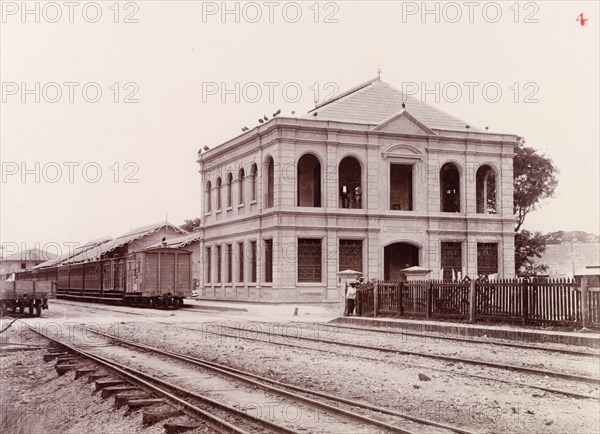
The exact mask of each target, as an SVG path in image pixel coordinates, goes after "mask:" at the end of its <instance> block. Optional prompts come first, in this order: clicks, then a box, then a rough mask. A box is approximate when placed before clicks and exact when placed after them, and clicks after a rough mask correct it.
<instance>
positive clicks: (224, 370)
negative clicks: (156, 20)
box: [88, 329, 472, 434]
mask: <svg viewBox="0 0 600 434" xmlns="http://www.w3.org/2000/svg"><path fill="white" fill-rule="evenodd" d="M88 331H90V332H92V333H95V334H98V335H100V336H103V337H105V338H107V339H110V340H112V341H114V342H117V343H119V344H121V345H126V346H129V347H133V348H138V349H140V350H144V351H149V352H152V353H155V354H159V355H161V356H166V357H170V358H173V359H177V360H179V361H184V362H187V363H191V364H193V365H196V366H199V367H202V368H204V369H207V370H210V371H211V372H215V373H217V374H220V375H224V376H227V377H230V378H234V379H237V380H240V381H243V382H245V383H248V384H250V385H252V386H256V387H259V388H262V389H266V390H268V391H269V392H270V393H273V394H281V395H285V396H287V397H290V398H292V399H295V400H300V401H303V402H306V403H308V404H311V405H315V406H318V407H321V408H323V409H325V410H327V411H331V412H334V413H335V414H337V415H340V416H345V417H348V418H351V419H356V420H358V421H360V422H366V423H368V424H371V425H374V426H376V427H380V428H383V429H384V430H386V431H391V432H403V433H410V432H412V431H410V430H408V429H406V428H401V427H397V426H393V425H390V424H389V423H387V422H383V421H380V420H377V419H375V418H373V417H369V416H365V415H363V414H359V413H357V412H356V411H355V409H361V410H363V411H370V412H373V413H374V414H378V413H379V414H386V415H390V416H394V417H397V418H400V419H404V420H406V421H409V422H413V423H416V424H419V425H423V426H426V427H429V428H430V427H435V428H439V429H441V430H442V431H440V432H456V433H461V434H470V433H472V432H471V431H468V430H465V429H462V428H460V427H457V426H452V425H448V424H443V423H439V422H435V421H432V420H428V419H423V418H418V417H414V416H411V415H408V414H405V413H401V412H397V411H394V410H391V409H388V408H384V407H379V406H376V405H373V404H370V403H367V402H361V401H357V400H350V399H345V398H342V397H339V396H333V395H331V394H327V393H325V392H322V391H318V390H314V389H309V388H305V387H299V386H295V385H292V384H289V383H284V382H281V381H277V380H274V379H271V378H267V377H264V376H260V375H256V374H253V373H250V372H245V371H242V370H239V369H235V368H232V367H229V366H226V365H223V364H219V363H214V362H211V361H208V360H205V359H201V358H198V357H191V356H189V355H185V354H180V353H176V352H172V351H167V350H164V349H160V348H156V347H152V346H150V345H146V344H141V343H138V342H133V341H130V340H127V339H122V338H117V337H115V336H112V335H109V334H107V333H103V332H100V331H98V330H95V329H88ZM316 398H324V399H325V400H326V402H322V401H318V400H317V399H316ZM332 403H335V404H337V405H339V404H344V405H347V406H348V407H349V408H351V409H352V410H348V409H343V408H339V407H336V406H333V405H332Z"/></svg>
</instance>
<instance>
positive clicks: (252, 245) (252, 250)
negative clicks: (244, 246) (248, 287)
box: [250, 241, 256, 282]
mask: <svg viewBox="0 0 600 434" xmlns="http://www.w3.org/2000/svg"><path fill="white" fill-rule="evenodd" d="M250 261H251V265H252V267H251V269H250V278H251V279H250V282H256V241H250Z"/></svg>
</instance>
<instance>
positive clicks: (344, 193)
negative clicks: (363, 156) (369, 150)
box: [338, 157, 363, 208]
mask: <svg viewBox="0 0 600 434" xmlns="http://www.w3.org/2000/svg"><path fill="white" fill-rule="evenodd" d="M360 172H361V169H360V163H359V162H358V160H357V159H356V158H354V157H345V158H344V159H343V160H342V161H340V167H339V170H338V173H339V179H338V187H339V197H340V200H339V203H338V206H339V207H341V208H362V194H363V191H362V185H360V179H361V178H360V177H361V173H360Z"/></svg>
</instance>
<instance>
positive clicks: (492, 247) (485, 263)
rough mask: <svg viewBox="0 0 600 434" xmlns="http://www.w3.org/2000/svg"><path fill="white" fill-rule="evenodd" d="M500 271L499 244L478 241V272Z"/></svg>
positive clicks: (484, 273) (482, 273) (479, 273)
mask: <svg viewBox="0 0 600 434" xmlns="http://www.w3.org/2000/svg"><path fill="white" fill-rule="evenodd" d="M497 273H498V244H497V243H477V274H478V275H485V276H487V275H489V274H497Z"/></svg>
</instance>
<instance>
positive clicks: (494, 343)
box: [320, 323, 600, 358]
mask: <svg viewBox="0 0 600 434" xmlns="http://www.w3.org/2000/svg"><path fill="white" fill-rule="evenodd" d="M320 326H322V327H327V328H331V329H336V330H354V331H364V332H370V333H381V334H387V335H391V336H394V335H396V336H412V337H418V338H422V339H434V340H445V341H454V342H466V343H470V344H476V345H479V344H481V345H492V346H501V347H509V348H520V349H524V350H536V351H544V352H549V353H557V354H568V355H571V356H582V357H596V358H598V357H600V352H596V353H593V352H591V351H579V350H569V349H565V348H556V347H542V346H539V345H527V344H518V343H513V342H502V341H496V340H486V339H478V338H468V339H467V338H460V337H454V336H443V335H438V334H428V333H412V332H407V331H392V330H381V329H377V328H370V327H354V326H341V325H337V324H335V325H334V324H325V323H320Z"/></svg>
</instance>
